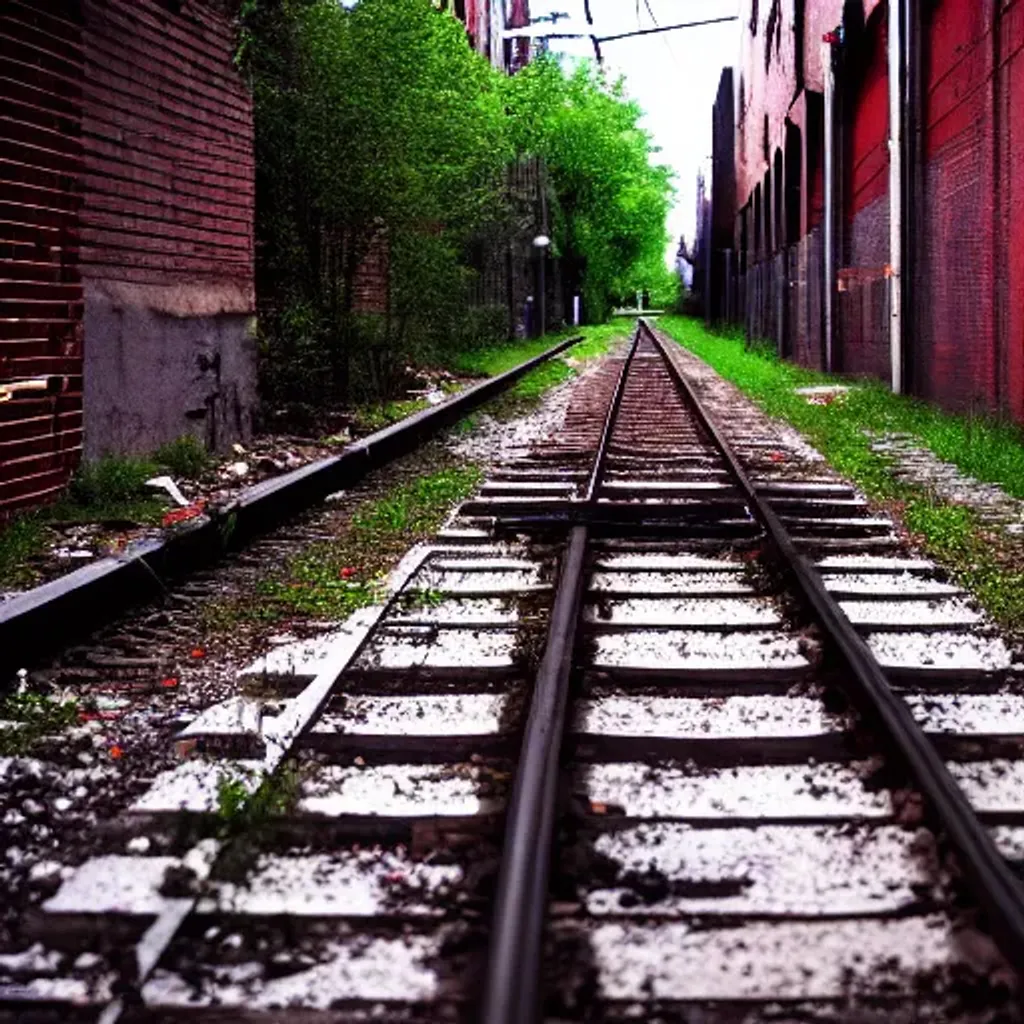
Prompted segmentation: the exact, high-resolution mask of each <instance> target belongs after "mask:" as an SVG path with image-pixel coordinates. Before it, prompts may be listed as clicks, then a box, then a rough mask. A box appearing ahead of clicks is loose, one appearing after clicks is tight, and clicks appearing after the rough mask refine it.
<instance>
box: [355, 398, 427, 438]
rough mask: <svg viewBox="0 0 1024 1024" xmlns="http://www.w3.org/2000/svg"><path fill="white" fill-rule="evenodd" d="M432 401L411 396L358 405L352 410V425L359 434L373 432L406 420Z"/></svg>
mask: <svg viewBox="0 0 1024 1024" xmlns="http://www.w3.org/2000/svg"><path fill="white" fill-rule="evenodd" d="M429 405H430V403H429V402H428V401H427V400H426V399H424V398H409V399H404V400H399V401H394V402H378V403H374V404H371V405H358V406H356V407H355V408H354V409H353V410H352V425H353V426H354V427H355V432H356V433H357V434H372V433H374V432H375V431H377V430H383V429H384V428H385V427H390V426H391V424H392V423H397V422H398V421H399V420H404V419H405V418H406V417H407V416H412V415H413V413H417V412H420V411H421V410H422V409H426V408H427V407H428V406H429Z"/></svg>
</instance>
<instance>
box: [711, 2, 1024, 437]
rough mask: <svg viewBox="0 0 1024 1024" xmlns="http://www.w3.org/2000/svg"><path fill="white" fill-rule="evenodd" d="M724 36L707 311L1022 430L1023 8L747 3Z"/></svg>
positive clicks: (788, 349) (786, 345)
mask: <svg viewBox="0 0 1024 1024" xmlns="http://www.w3.org/2000/svg"><path fill="white" fill-rule="evenodd" d="M891 27H894V29H895V31H893V32H890V28H891ZM740 32H741V37H740V46H739V60H738V63H737V65H736V68H735V69H734V71H733V89H734V97H735V101H734V110H733V113H734V116H735V130H734V132H733V133H732V135H731V141H730V133H729V132H727V131H722V130H720V125H721V124H722V123H723V122H724V121H725V120H727V118H728V113H729V112H728V110H727V104H724V103H723V102H722V100H723V96H722V93H721V91H720V92H719V101H718V102H717V103H716V105H715V113H714V117H715V133H714V158H713V163H714V168H715V171H716V173H725V174H726V175H728V171H727V170H726V171H723V169H727V168H728V167H729V166H730V164H731V165H732V168H733V173H734V176H735V185H734V186H733V185H732V184H731V182H728V181H726V182H725V183H724V189H719V188H718V187H717V183H716V185H715V186H714V187H713V189H712V195H713V204H717V205H719V207H721V205H722V204H723V203H724V204H725V206H726V208H727V209H728V207H729V206H730V204H731V203H733V202H734V203H735V208H736V211H737V213H736V218H735V228H734V232H733V236H732V239H731V242H730V243H729V244H726V245H723V244H722V240H721V239H720V238H716V239H715V240H714V242H713V244H714V246H715V254H714V255H713V257H712V259H713V260H719V261H729V262H731V264H732V265H733V266H734V267H735V270H734V272H733V273H732V274H731V275H723V276H722V277H720V278H719V280H718V283H717V284H716V285H715V288H714V294H713V295H712V297H711V307H710V309H709V312H711V313H712V315H714V316H716V317H718V316H722V315H724V313H723V310H724V308H725V305H726V303H727V302H735V308H736V309H737V310H738V311H739V318H740V319H743V320H745V323H746V326H747V329H748V331H749V332H750V333H751V334H755V335H759V336H763V337H768V338H772V339H774V340H775V341H776V343H777V345H778V347H779V350H780V352H782V353H783V354H785V355H787V356H790V357H792V358H795V359H797V360H799V361H800V362H803V363H806V364H808V365H812V366H831V367H832V368H834V369H837V370H842V371H846V372H852V373H863V374H870V375H873V376H877V377H881V378H883V379H885V380H888V381H891V382H892V384H893V386H894V387H895V388H896V389H898V390H905V391H910V392H913V393H915V394H918V395H920V396H922V397H924V398H928V399H931V400H934V401H937V402H940V403H942V404H943V405H945V406H947V407H950V408H956V409H978V410H982V409H984V410H989V411H998V412H1003V413H1007V414H1010V415H1012V416H1014V417H1015V418H1017V419H1019V420H1024V237H1021V236H1022V232H1024V218H1022V216H1021V213H1022V207H1024V130H1022V129H1024V55H1022V50H1024V0H934V2H932V3H928V4H922V3H915V2H913V0H845V2H843V0H802V2H801V0H744V3H743V4H742V5H741V12H740ZM730 144H731V145H733V146H734V147H735V152H734V156H733V157H732V158H730V155H729V153H728V147H729V145H730ZM732 188H734V189H735V192H734V197H732V196H728V195H725V196H723V195H722V192H723V191H725V192H726V193H728V192H729V190H730V189H732ZM717 220H718V218H717V216H716V217H715V221H716V223H717ZM713 265H715V264H714V263H713Z"/></svg>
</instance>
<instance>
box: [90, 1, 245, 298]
mask: <svg viewBox="0 0 1024 1024" xmlns="http://www.w3.org/2000/svg"><path fill="white" fill-rule="evenodd" d="M84 9H85V57H86V74H85V120H84V123H83V136H84V141H85V147H86V156H87V164H86V173H85V182H84V183H85V189H86V203H85V207H84V210H83V214H82V266H83V273H84V274H85V276H86V277H87V278H101V279H104V280H119V281H137V282H143V283H150V284H161V285H167V284H171V283H174V282H176V281H179V282H186V281H187V282H189V283H195V282H197V281H202V280H204V279H206V280H217V281H221V282H223V281H225V280H233V281H236V282H238V283H239V285H240V286H241V287H242V288H244V289H245V290H247V291H251V288H252V279H253V207H254V192H255V184H254V170H253V153H252V108H251V103H250V99H249V96H248V94H247V92H246V89H245V86H244V83H243V81H242V78H241V76H240V75H239V74H238V73H237V71H236V70H235V68H234V65H233V62H232V57H233V54H234V50H235V45H236V41H235V35H234V30H233V28H232V26H231V24H230V22H229V21H228V20H227V19H226V18H224V17H223V16H222V15H220V14H218V13H216V12H215V11H214V10H213V9H211V8H209V7H207V6H205V5H203V4H200V3H196V2H192V3H189V4H186V5H185V6H184V7H183V9H182V11H181V12H180V13H177V14H174V13H171V12H169V11H168V10H167V9H166V8H165V7H163V6H161V4H159V3H157V2H155V0H84Z"/></svg>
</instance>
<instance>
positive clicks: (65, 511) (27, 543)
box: [0, 456, 166, 588]
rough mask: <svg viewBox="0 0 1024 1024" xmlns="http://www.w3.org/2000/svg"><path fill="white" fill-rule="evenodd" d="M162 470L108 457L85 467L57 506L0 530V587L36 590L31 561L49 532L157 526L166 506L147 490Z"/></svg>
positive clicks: (139, 461)
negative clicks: (93, 525) (101, 526)
mask: <svg viewBox="0 0 1024 1024" xmlns="http://www.w3.org/2000/svg"><path fill="white" fill-rule="evenodd" d="M160 472H161V469H160V467H159V466H158V465H157V464H156V463H155V462H151V461H149V460H147V459H131V458H120V457H114V456H107V457H105V458H102V459H99V460H98V461H96V462H89V463H83V464H82V465H81V466H80V467H79V469H78V470H77V471H76V473H75V475H74V476H73V477H72V478H71V482H70V484H69V485H68V489H67V491H66V493H65V494H64V495H63V496H62V497H61V498H60V499H58V500H57V501H56V502H54V504H52V505H47V506H45V507H44V508H41V509H36V510H34V511H32V512H27V513H23V514H21V515H17V516H15V517H14V518H13V519H12V520H11V521H10V522H8V523H6V524H5V525H3V526H0V587H12V588H14V587H26V586H31V585H32V584H33V583H35V582H36V580H37V579H38V573H37V572H36V570H35V568H34V567H33V565H32V560H33V559H35V558H37V557H39V556H41V555H42V554H43V553H44V552H45V550H46V545H47V541H48V540H50V539H51V534H50V531H49V530H48V529H47V527H48V526H49V525H50V524H54V525H72V524H79V523H82V524H84V523H116V524H121V523H137V524H140V525H144V526H156V525H158V524H159V523H160V520H161V519H162V517H163V515H164V512H165V511H166V503H165V502H164V501H162V500H161V499H160V498H159V497H158V496H157V495H156V493H155V492H153V491H151V490H150V489H149V488H147V487H146V481H147V480H148V479H149V478H150V477H153V476H157V475H159V473H160Z"/></svg>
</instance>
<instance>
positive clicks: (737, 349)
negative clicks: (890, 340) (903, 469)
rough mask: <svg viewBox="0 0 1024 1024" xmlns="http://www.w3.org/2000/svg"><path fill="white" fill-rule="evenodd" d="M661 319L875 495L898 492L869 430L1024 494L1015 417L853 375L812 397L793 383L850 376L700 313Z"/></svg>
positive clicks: (1021, 442)
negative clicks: (756, 344)
mask: <svg viewBox="0 0 1024 1024" xmlns="http://www.w3.org/2000/svg"><path fill="white" fill-rule="evenodd" d="M659 323H660V325H661V326H662V327H663V328H664V329H665V330H667V331H669V333H671V334H672V335H673V336H674V337H675V338H676V339H677V340H679V341H681V342H682V343H683V344H684V345H685V346H686V347H687V348H689V349H691V350H692V351H693V352H695V353H696V354H697V355H699V356H700V357H701V358H702V359H705V360H706V361H707V362H709V363H710V364H711V365H712V366H713V367H714V368H715V369H716V370H718V372H719V373H721V374H722V375H723V376H725V377H727V378H728V379H729V380H731V381H733V382H734V383H736V384H738V385H739V386H740V387H741V388H742V389H743V390H744V391H746V392H747V393H748V394H750V395H751V396H752V397H753V398H755V399H756V400H757V402H758V403H759V404H760V405H761V406H762V407H763V408H764V409H765V411H767V412H768V413H770V414H771V415H773V416H781V417H783V418H785V419H787V420H789V421H790V422H791V423H793V424H794V425H795V426H797V427H798V428H799V429H800V430H802V431H804V432H805V433H806V434H807V435H808V436H809V437H810V438H811V440H812V441H813V442H814V443H815V444H816V445H818V447H820V448H821V449H822V450H823V451H825V450H826V449H827V454H828V455H829V458H830V459H832V460H833V462H834V463H835V465H836V466H837V468H838V469H840V470H842V471H843V472H845V473H848V474H849V475H851V476H853V477H855V478H856V479H857V481H858V482H859V483H860V484H861V485H862V486H864V487H866V488H867V489H868V491H869V493H871V494H872V495H875V496H879V497H885V496H892V495H896V494H897V493H898V488H897V487H896V484H895V482H894V480H893V477H892V474H891V473H890V472H889V470H888V467H887V466H886V464H885V462H884V460H882V459H880V458H879V457H878V455H877V454H876V453H874V452H873V451H871V447H870V446H871V441H872V438H873V437H875V436H878V435H881V434H906V435H909V436H910V437H912V438H916V439H917V440H918V441H919V442H920V443H921V444H922V445H923V446H924V447H926V448H929V449H930V450H931V451H933V452H934V453H935V454H936V455H937V456H938V457H939V458H940V459H943V460H945V461H947V462H952V463H953V464H954V465H955V466H957V467H958V468H959V469H961V470H962V471H963V472H964V473H967V474H968V475H970V476H973V477H976V478H977V479H979V480H984V481H986V482H988V483H996V484H999V485H1000V487H1002V488H1003V489H1004V490H1006V491H1007V492H1008V493H1009V494H1012V495H1014V496H1015V497H1018V498H1024V431H1022V430H1021V428H1020V427H1019V426H1017V425H1016V424H1014V423H1010V422H1006V421H1001V420H994V419H987V418H984V417H978V416H963V415H955V414H952V413H947V412H943V411H942V410H941V409H939V408H937V407H936V406H934V405H929V404H928V403H926V402H922V401H919V400H918V399H915V398H910V397H907V396H905V395H894V394H892V393H891V392H890V391H889V389H888V388H887V387H886V386H885V385H884V384H882V383H880V382H878V381H869V380H858V381H856V382H855V386H853V387H852V388H851V390H850V391H849V392H848V393H847V395H846V396H845V397H844V399H843V400H842V401H840V402H833V403H832V404H830V405H809V404H808V403H807V402H806V401H805V399H804V398H802V397H801V396H800V395H797V394H794V389H795V388H798V387H808V386H812V385H818V384H834V383H845V384H850V383H851V382H850V381H849V380H845V381H844V380H843V379H841V378H839V377H835V376H829V375H828V374H824V373H818V372H816V371H814V370H807V369H804V368H803V367H800V366H796V365H794V364H792V363H787V362H785V361H783V360H780V359H779V358H778V357H777V356H776V355H775V352H774V350H773V349H771V348H769V347H761V348H754V349H752V350H749V349H747V348H746V347H745V345H744V342H743V337H742V335H741V334H739V333H732V334H720V335H715V334H710V333H708V332H707V331H706V330H705V329H704V327H703V325H702V324H701V323H700V322H699V321H697V320H690V319H685V318H682V317H665V318H663V319H662V320H660V321H659Z"/></svg>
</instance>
